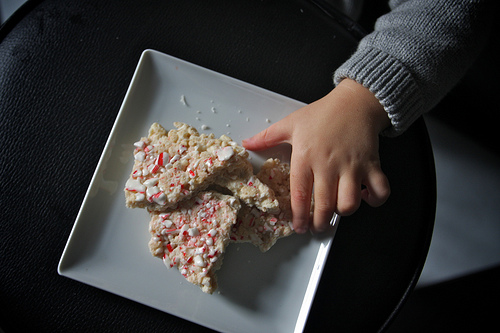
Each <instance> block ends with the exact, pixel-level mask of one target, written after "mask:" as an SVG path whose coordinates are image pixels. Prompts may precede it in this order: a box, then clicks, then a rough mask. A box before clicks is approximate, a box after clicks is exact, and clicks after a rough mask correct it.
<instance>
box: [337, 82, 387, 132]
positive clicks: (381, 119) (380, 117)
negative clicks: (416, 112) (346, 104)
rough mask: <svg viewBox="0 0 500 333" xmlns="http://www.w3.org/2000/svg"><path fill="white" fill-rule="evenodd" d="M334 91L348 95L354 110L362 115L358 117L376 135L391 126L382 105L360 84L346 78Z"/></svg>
mask: <svg viewBox="0 0 500 333" xmlns="http://www.w3.org/2000/svg"><path fill="white" fill-rule="evenodd" d="M335 89H337V90H341V93H342V94H347V95H348V98H350V101H351V102H352V103H356V108H355V109H356V110H357V111H358V112H360V113H362V114H361V115H360V116H362V117H364V118H365V120H367V121H369V122H370V123H371V126H372V128H374V130H375V131H376V132H377V134H380V133H381V132H382V131H384V130H385V129H387V128H389V127H390V126H391V120H390V118H389V116H388V114H387V112H386V111H385V109H384V107H383V105H382V104H380V101H379V100H378V99H377V97H376V96H375V94H374V93H373V92H371V91H370V90H369V89H368V88H366V87H365V86H363V85H362V84H360V83H358V82H356V81H354V80H352V79H348V78H346V79H344V80H342V81H341V82H340V83H339V84H338V85H337V88H335ZM335 89H334V91H335Z"/></svg>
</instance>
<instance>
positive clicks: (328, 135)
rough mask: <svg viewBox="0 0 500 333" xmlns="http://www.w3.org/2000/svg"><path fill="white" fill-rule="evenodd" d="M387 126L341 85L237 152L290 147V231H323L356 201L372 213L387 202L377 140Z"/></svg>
mask: <svg viewBox="0 0 500 333" xmlns="http://www.w3.org/2000/svg"><path fill="white" fill-rule="evenodd" d="M389 126H390V120H389V118H388V116H387V113H386V112H385V111H384V109H383V107H382V106H381V105H380V103H379V102H378V100H377V99H376V98H375V96H374V95H373V94H372V93H371V92H370V91H369V90H368V89H367V88H365V87H363V86H362V85H360V84H358V83H357V82H355V81H352V80H350V79H345V80H343V81H342V82H341V83H340V84H339V85H338V86H337V87H336V88H335V89H333V90H332V92H330V93H329V94H328V95H326V96H325V97H323V98H322V99H320V100H318V101H316V102H314V103H312V104H310V105H307V106H305V107H303V108H301V109H299V110H297V111H295V112H293V113H292V114H290V115H289V116H287V117H285V118H283V119H282V120H280V121H279V122H277V123H275V124H273V125H271V126H270V127H268V128H267V129H265V130H264V131H262V132H260V133H258V134H256V135H255V136H253V137H252V138H250V139H247V140H244V141H243V146H244V147H245V148H247V149H249V150H261V149H266V148H270V147H273V146H276V145H278V144H280V143H284V142H286V143H289V144H291V145H292V157H291V163H290V191H291V204H292V213H293V227H294V229H295V231H296V232H298V233H303V232H305V231H307V229H308V228H311V229H312V230H313V231H324V230H326V229H327V228H328V226H329V223H330V220H331V218H332V216H333V213H334V212H337V213H338V214H340V215H350V214H352V213H354V212H355V211H356V210H357V209H358V207H359V205H360V203H361V199H363V200H365V201H366V202H367V203H368V204H370V205H371V206H374V207H376V206H380V205H382V204H383V203H384V202H385V201H386V200H387V198H388V197H389V194H390V187H389V182H388V180H387V177H386V176H385V174H384V173H383V172H382V170H381V168H380V160H379V153H378V148H379V146H378V142H379V138H378V135H379V133H380V132H381V131H382V130H383V129H385V128H387V127H389ZM313 183H314V213H313V221H310V207H311V195H312V192H313ZM361 185H365V187H366V188H364V189H362V187H361Z"/></svg>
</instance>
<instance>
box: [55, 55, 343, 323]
mask: <svg viewBox="0 0 500 333" xmlns="http://www.w3.org/2000/svg"><path fill="white" fill-rule="evenodd" d="M303 105H304V104H303V103H301V102H298V101H295V100H292V99H290V98H287V97H284V96H281V95H279V94H276V93H273V92H270V91H267V90H265V89H262V88H259V87H256V86H253V85H250V84H248V83H245V82H242V81H239V80H236V79H233V78H230V77H227V76H224V75H222V74H219V73H216V72H213V71H210V70H208V69H205V68H202V67H199V66H196V65H193V64H191V63H188V62H185V61H183V60H180V59H176V58H173V57H171V56H168V55H166V54H162V53H160V52H157V51H153V50H146V51H144V52H143V54H142V56H141V59H140V61H139V64H138V66H137V69H136V71H135V74H134V76H133V78H132V82H131V84H130V87H129V89H128V91H127V94H126V96H125V99H124V101H123V104H122V106H121V109H120V112H119V114H118V116H117V118H116V121H115V124H114V126H113V129H112V131H111V133H110V136H109V138H108V141H107V143H106V146H105V148H104V151H103V153H102V156H101V159H100V161H99V164H98V166H97V168H96V171H95V173H94V176H93V178H92V182H91V184H90V186H89V189H88V191H87V194H86V196H85V199H84V201H83V204H82V206H81V208H80V212H79V213H78V216H77V219H76V221H75V224H74V226H73V230H72V232H71V234H70V237H69V239H68V242H67V244H66V247H65V249H64V252H63V254H62V257H61V260H60V262H59V267H58V272H59V274H61V275H63V276H66V277H69V278H72V279H75V280H77V281H80V282H83V283H86V284H88V285H91V286H94V287H97V288H101V289H104V290H107V291H109V292H111V293H114V294H117V295H121V296H123V297H126V298H129V299H131V300H134V301H137V302H140V303H143V304H146V305H148V306H151V307H153V308H156V309H159V310H162V311H165V312H167V313H170V314H173V315H175V316H178V317H181V318H184V319H186V320H190V321H192V322H195V323H198V324H200V325H204V326H206V327H209V328H212V329H215V330H217V331H221V332H248V333H250V332H292V331H295V332H301V331H302V330H303V327H304V325H305V322H306V319H307V316H308V313H309V309H310V306H311V303H312V300H313V298H314V293H315V291H316V287H317V284H318V282H319V279H320V276H321V272H322V270H323V266H324V263H325V260H326V257H327V256H328V253H329V250H330V247H331V243H332V240H333V237H334V234H335V229H336V228H332V230H331V231H330V232H328V233H327V234H324V235H321V236H312V235H300V236H299V235H292V236H290V237H287V238H284V239H280V240H278V242H277V243H276V244H275V245H274V247H273V248H271V249H270V250H269V251H268V252H266V253H261V252H260V251H259V250H258V249H257V248H256V247H254V246H252V245H250V244H230V245H229V247H228V248H227V252H226V256H225V258H224V264H223V265H222V268H221V269H220V270H219V271H218V272H217V276H218V284H219V289H218V291H216V292H215V293H214V294H213V295H208V294H205V293H203V292H202V291H201V290H200V289H199V288H198V287H197V286H194V285H191V284H190V283H188V282H187V281H185V280H184V278H183V277H182V276H181V275H180V273H179V272H178V271H177V270H176V269H167V268H166V267H165V266H164V265H163V263H162V261H161V260H159V259H157V258H154V257H153V256H152V255H151V254H150V253H149V249H148V241H149V232H148V221H149V217H148V214H147V212H146V211H145V210H142V209H128V208H126V207H125V199H124V194H123V191H122V188H123V186H124V184H125V182H126V180H127V178H128V176H129V173H130V170H131V169H132V165H133V159H132V158H131V156H132V151H133V145H132V144H133V142H135V141H137V140H138V139H139V138H140V137H142V136H146V135H147V132H148V129H149V126H150V125H151V124H152V123H153V122H158V123H160V124H162V125H163V126H164V127H165V128H167V129H170V128H173V122H174V121H181V122H185V123H187V124H190V125H192V126H195V127H196V128H198V129H199V131H200V133H214V134H215V135H216V136H220V135H222V134H228V135H229V136H231V137H232V138H233V139H234V140H235V141H241V139H243V138H247V137H250V136H252V135H253V134H255V133H257V132H258V131H260V130H262V129H264V128H266V127H267V126H269V125H270V123H272V122H275V121H277V120H279V119H281V118H283V117H284V116H286V115H288V114H289V113H291V112H292V111H294V110H296V109H298V108H300V107H302V106H303ZM250 154H251V158H252V163H253V164H254V166H255V167H256V172H257V171H258V167H259V166H260V165H261V164H262V162H263V161H264V160H265V159H267V158H268V157H270V156H274V157H278V158H280V159H282V160H284V161H289V158H290V148H289V147H285V146H281V147H277V148H275V149H271V150H269V151H266V152H265V155H263V154H255V153H253V152H251V153H250Z"/></svg>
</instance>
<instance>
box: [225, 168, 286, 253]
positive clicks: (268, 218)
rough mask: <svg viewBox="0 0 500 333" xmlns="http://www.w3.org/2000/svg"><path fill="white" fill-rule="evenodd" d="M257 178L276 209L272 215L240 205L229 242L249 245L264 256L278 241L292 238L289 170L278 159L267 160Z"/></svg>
mask: <svg viewBox="0 0 500 333" xmlns="http://www.w3.org/2000/svg"><path fill="white" fill-rule="evenodd" d="M257 178H258V179H260V181H261V182H262V183H264V184H266V185H267V186H268V187H269V188H271V189H272V190H273V191H274V193H275V195H276V198H277V200H278V202H279V207H280V209H279V211H278V212H276V213H270V212H262V211H260V210H258V209H257V208H255V207H249V206H246V205H243V206H242V208H241V210H240V212H239V214H238V221H237V223H236V225H234V226H233V228H232V234H231V240H232V241H233V242H238V243H252V244H253V245H255V246H257V247H258V248H259V249H260V250H261V251H262V252H266V251H267V250H269V249H270V248H271V247H272V246H273V245H274V244H275V243H276V241H277V240H278V239H280V238H282V237H286V236H289V235H291V234H293V227H292V209H291V203H290V166H289V164H287V163H282V162H281V161H280V160H279V159H268V160H267V161H266V162H264V164H263V166H262V168H261V170H260V171H259V173H258V174H257Z"/></svg>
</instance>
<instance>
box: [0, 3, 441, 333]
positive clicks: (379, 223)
mask: <svg viewBox="0 0 500 333" xmlns="http://www.w3.org/2000/svg"><path fill="white" fill-rule="evenodd" d="M360 36H361V34H360V31H359V29H357V27H356V25H355V24H353V23H351V22H350V21H349V20H347V19H346V18H344V17H343V16H341V15H338V14H336V13H335V12H332V15H328V14H326V13H325V12H324V11H323V10H321V9H319V7H318V6H316V5H315V4H313V3H312V2H310V1H290V0H282V1H260V0H245V1H243V0H242V1H230V0H219V1H130V0H107V1H92V0H89V1H74V0H47V1H28V2H27V3H26V4H25V5H24V6H23V7H22V8H21V9H20V10H19V11H18V12H16V13H15V15H13V17H12V18H11V19H10V20H9V21H8V22H7V23H6V24H5V25H4V26H3V27H2V29H1V30H0V68H1V71H0V112H1V116H0V135H1V141H0V142H1V143H2V144H1V145H0V146H1V155H0V156H1V167H0V172H1V173H0V177H1V178H0V179H1V182H2V192H3V193H2V196H1V197H0V203H1V211H2V215H3V216H2V221H1V222H0V249H1V252H0V253H1V255H0V269H1V274H0V306H1V308H2V311H0V328H2V329H3V330H4V331H5V332H14V331H26V330H31V331H37V332H42V331H48V332H56V331H58V332H61V331H85V332H89V331H92V332H100V331H106V332H115V331H124V330H126V331H129V332H138V331H148V332H158V331H167V332H194V331H196V332H203V331H209V330H208V329H206V328H204V327H200V326H198V325H196V324H193V323H190V322H187V321H184V320H181V319H179V318H176V317H174V316H171V315H169V314H165V313H163V312H160V311H157V310H153V309H150V308H149V307H146V306H143V305H141V304H137V303H135V302H132V301H129V300H126V299H123V298H121V297H118V296H115V295H113V294H110V293H108V292H105V291H102V290H99V289H96V288H93V287H89V286H87V285H85V284H82V283H78V282H76V281H73V280H70V279H68V278H65V277H61V276H59V275H58V274H57V264H58V261H59V258H60V256H61V254H62V251H63V249H64V246H65V243H66V241H67V239H68V236H69V233H70V231H71V228H72V225H73V222H74V220H75V218H76V215H77V213H78V210H79V207H80V204H81V202H82V200H83V198H84V196H85V192H86V189H87V187H88V184H89V182H90V180H91V178H92V175H93V172H94V169H95V167H96V165H97V162H98V160H99V157H100V154H101V151H102V149H103V147H104V144H105V142H106V139H107V136H108V134H109V132H110V130H111V127H112V125H113V122H114V120H115V117H116V115H117V112H118V110H119V108H120V105H121V102H122V100H123V98H124V95H125V92H126V90H127V87H128V85H129V83H130V80H131V78H132V75H133V72H134V69H135V67H136V65H137V62H138V60H139V57H140V54H141V52H142V51H143V50H144V49H148V48H152V49H156V50H158V51H161V52H164V53H167V54H170V55H172V56H175V57H178V58H181V59H184V60H187V61H189V62H192V63H195V64H198V65H200V66H203V67H206V68H209V69H212V70H215V71H218V72H221V73H224V74H226V75H229V76H231V77H235V78H238V79H241V80H243V81H247V82H249V83H252V84H255V85H258V86H261V87H264V88H266V89H269V90H271V91H275V92H277V93H280V94H283V95H286V96H289V97H292V98H295V99H298V100H301V101H304V102H307V103H308V102H312V101H314V100H316V99H318V98H320V97H322V96H323V95H324V94H326V93H327V92H328V91H330V90H331V89H332V78H331V75H332V73H333V71H334V70H335V68H336V67H337V66H338V65H339V64H341V63H342V62H343V61H344V60H345V59H346V58H347V57H348V56H349V54H350V53H351V52H353V50H354V49H355V47H356V43H357V41H358V40H359V38H360ZM380 153H381V160H382V166H383V169H384V171H385V172H386V174H387V176H388V177H389V179H390V182H391V188H392V195H391V197H390V199H389V200H388V202H387V203H386V204H385V205H384V206H383V207H381V208H378V209H374V208H371V207H369V206H367V205H364V204H362V206H361V207H360V209H359V211H358V212H357V213H356V214H354V215H352V216H350V217H346V218H343V220H342V223H341V224H340V226H339V229H338V231H337V235H336V238H335V241H334V244H333V248H332V253H331V255H330V257H329V259H328V262H327V265H326V268H325V271H324V274H323V277H322V280H321V283H320V286H319V289H318V292H317V295H316V298H315V301H314V303H313V307H312V310H311V314H310V317H309V320H308V324H307V328H306V330H307V331H308V332H322V331H338V332H346V331H348V332H370V331H377V330H383V329H384V328H385V327H387V325H389V324H390V322H391V320H392V319H393V318H394V316H396V314H397V312H398V310H399V309H400V308H401V306H402V304H403V303H404V301H405V300H406V298H407V297H408V295H409V293H411V291H412V289H413V287H414V286H415V284H416V282H417V280H418V277H419V274H420V272H421V269H422V267H423V264H424V262H425V257H426V254H427V250H428V247H429V243H430V239H431V235H432V228H433V222H434V213H435V204H436V194H435V172H434V163H433V157H432V150H431V146H430V142H429V138H428V134H427V131H426V127H425V124H424V122H423V120H422V119H420V120H418V121H417V122H416V123H415V124H414V125H413V126H412V127H411V128H410V129H409V130H408V131H407V132H406V133H405V134H404V135H401V136H399V137H397V138H394V139H385V138H382V139H381V147H380Z"/></svg>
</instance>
